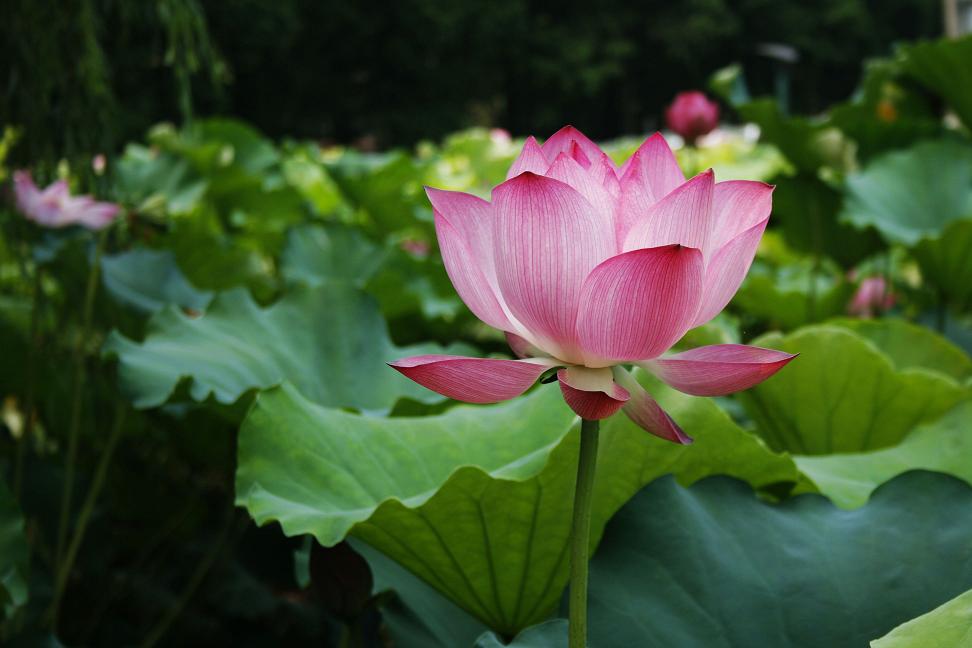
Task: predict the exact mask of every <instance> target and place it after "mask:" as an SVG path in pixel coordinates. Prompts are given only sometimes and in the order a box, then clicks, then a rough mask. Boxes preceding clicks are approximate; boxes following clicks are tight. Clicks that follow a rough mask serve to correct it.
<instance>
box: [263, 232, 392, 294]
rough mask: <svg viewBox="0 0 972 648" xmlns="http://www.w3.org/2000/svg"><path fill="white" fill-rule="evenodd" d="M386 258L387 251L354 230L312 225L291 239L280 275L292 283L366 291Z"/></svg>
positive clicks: (282, 261)
mask: <svg viewBox="0 0 972 648" xmlns="http://www.w3.org/2000/svg"><path fill="white" fill-rule="evenodd" d="M385 256H386V252H385V250H383V249H382V248H381V247H380V246H379V245H378V244H377V243H375V242H373V241H371V240H370V239H368V238H367V237H366V236H364V234H362V233H361V231H359V230H356V229H354V228H352V227H347V226H343V225H336V224H334V225H328V226H326V227H325V226H323V225H308V226H305V227H300V228H296V229H293V230H291V231H290V233H289V234H288V235H287V245H286V246H285V247H284V251H283V256H282V257H281V263H280V265H281V268H280V271H281V273H282V274H283V276H284V278H286V279H287V281H292V282H300V283H306V284H310V285H316V284H320V283H323V282H326V281H341V282H345V283H349V284H353V285H355V286H359V287H363V286H364V285H365V284H366V283H367V282H368V280H369V279H371V277H372V276H374V274H375V273H376V272H377V271H378V269H379V268H380V267H381V265H382V263H383V262H384V260H385Z"/></svg>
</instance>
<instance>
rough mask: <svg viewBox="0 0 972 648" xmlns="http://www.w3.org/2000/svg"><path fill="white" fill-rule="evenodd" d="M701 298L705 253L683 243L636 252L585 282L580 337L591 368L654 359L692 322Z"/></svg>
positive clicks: (613, 261) (602, 267) (616, 259)
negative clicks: (703, 256)
mask: <svg viewBox="0 0 972 648" xmlns="http://www.w3.org/2000/svg"><path fill="white" fill-rule="evenodd" d="M701 297H702V255H701V254H700V253H699V251H698V250H696V249H694V248H687V247H684V246H680V245H668V246H665V247H657V248H647V249H642V250H633V251H631V252H625V253H624V254H619V255H618V256H615V257H612V258H610V259H608V260H607V261H605V262H604V263H602V264H600V265H599V266H597V267H596V268H595V269H594V270H593V271H592V272H591V274H590V275H589V276H588V277H587V280H586V281H585V282H584V292H583V294H582V296H581V301H580V304H581V306H580V311H579V312H578V317H577V333H578V338H579V339H580V343H581V348H582V349H583V350H584V357H585V360H586V361H585V363H584V364H586V365H588V366H598V365H599V366H608V365H611V364H614V363H615V362H618V361H633V360H642V359H647V358H654V357H656V356H658V355H661V354H662V353H664V352H665V351H667V350H668V349H669V348H670V347H671V346H672V344H674V343H675V342H677V341H678V340H679V338H681V337H682V335H684V334H685V331H686V330H688V328H689V326H690V325H691V324H692V320H693V319H694V317H695V314H696V313H697V312H698V308H699V300H700V299H701Z"/></svg>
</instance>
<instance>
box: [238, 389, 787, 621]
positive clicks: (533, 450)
mask: <svg viewBox="0 0 972 648" xmlns="http://www.w3.org/2000/svg"><path fill="white" fill-rule="evenodd" d="M657 393H658V395H659V398H660V400H661V402H662V403H663V404H664V405H665V406H666V407H667V408H668V409H669V411H670V412H671V414H672V416H674V417H675V418H676V420H678V421H679V422H680V423H681V424H682V425H683V427H685V429H686V430H687V431H688V432H689V433H690V434H695V435H696V437H697V441H696V443H695V444H694V445H693V446H688V447H686V446H677V445H674V444H669V443H666V442H664V441H661V440H659V439H657V438H655V437H652V436H650V435H648V434H646V433H645V432H644V431H643V430H641V429H640V428H637V427H636V426H634V425H633V424H631V423H630V422H629V421H628V420H627V419H626V418H625V417H623V416H615V417H613V418H612V419H610V420H609V421H607V422H606V423H605V424H604V425H603V432H602V444H601V452H600V455H599V459H598V479H597V482H596V486H595V494H594V514H593V529H594V531H593V537H592V543H595V542H596V541H597V538H598V536H599V534H600V530H601V529H602V528H603V525H604V523H605V522H606V521H607V519H608V518H610V516H611V515H612V514H613V513H614V512H615V511H616V510H617V509H618V508H619V507H620V506H621V505H622V504H623V503H624V502H625V501H626V500H627V499H628V498H629V497H631V495H632V494H634V493H635V492H637V491H638V489H639V488H640V487H641V486H642V485H643V484H645V483H647V482H648V481H651V480H652V479H654V478H656V477H658V476H659V475H662V474H666V473H669V472H671V473H675V474H676V475H678V477H679V479H680V480H682V481H685V482H690V481H692V480H695V479H699V478H701V477H704V476H706V475H709V474H713V473H728V474H732V475H736V476H739V477H742V478H744V479H746V480H747V481H750V482H751V483H753V484H754V485H756V486H757V487H771V486H772V487H777V485H778V484H780V483H783V484H788V483H789V484H792V483H793V482H795V481H796V480H797V479H798V477H799V476H798V474H797V472H796V470H795V466H794V464H793V463H792V461H791V460H790V459H789V458H788V457H785V456H780V455H775V454H773V453H771V452H769V451H768V450H767V448H766V447H765V446H764V445H763V444H762V443H761V442H760V441H759V440H758V439H756V438H755V437H753V436H752V435H750V434H748V433H746V432H744V431H743V430H741V429H740V428H739V427H737V426H736V425H735V424H734V423H733V422H732V421H731V420H730V419H729V417H728V416H727V415H726V414H725V413H724V412H722V411H721V410H720V409H719V408H718V407H717V406H716V405H715V404H714V403H712V402H711V401H707V400H703V399H694V398H691V397H688V396H684V395H681V394H677V393H675V392H673V391H671V390H661V389H660V388H659V389H658V391H657ZM576 429H577V425H576V417H575V416H574V415H573V414H572V413H571V412H570V410H569V409H568V408H567V407H566V405H565V404H564V403H563V399H562V397H561V395H560V393H559V390H557V389H556V388H555V387H550V386H546V387H540V388H539V389H537V390H536V391H535V392H533V393H532V394H530V395H528V396H525V397H522V398H519V399H515V400H513V401H511V402H509V403H504V404H500V405H493V406H486V407H471V406H458V407H455V408H453V409H451V410H449V411H447V412H445V413H444V414H441V415H437V416H429V417H424V418H391V419H380V418H374V417H365V416H361V415H356V414H350V413H347V412H342V411H340V410H336V409H330V408H326V407H322V406H320V405H317V404H314V403H312V402H311V401H309V400H308V399H306V398H304V397H303V396H301V395H300V393H299V392H298V391H297V390H296V389H295V388H293V387H290V386H284V387H282V388H276V389H273V390H271V391H268V392H264V393H261V394H259V395H258V397H257V399H256V402H255V404H254V406H253V408H252V409H251V410H250V413H249V414H248V416H247V419H246V420H245V421H244V423H243V426H242V430H241V433H240V441H239V461H238V469H237V482H236V492H237V502H238V504H240V505H242V506H245V507H246V508H247V509H248V510H249V511H250V514H251V515H252V516H253V518H254V519H255V520H256V521H257V522H258V523H260V524H264V523H267V522H270V521H277V522H279V523H280V525H281V526H282V527H283V530H284V532H285V533H286V534H288V535H299V534H304V533H311V534H313V535H314V536H315V537H316V538H317V539H318V541H320V542H321V543H322V544H324V545H333V544H335V543H336V542H338V541H340V540H341V539H342V538H344V537H345V536H346V535H348V534H349V533H353V534H354V535H355V536H356V537H358V538H360V539H362V540H364V541H365V542H367V543H368V544H370V545H372V546H373V547H375V548H376V549H378V550H380V551H382V552H384V553H386V554H387V555H389V556H390V557H392V558H393V559H395V560H396V561H398V562H399V563H401V564H402V565H404V566H406V567H407V568H408V569H409V570H411V571H412V572H414V573H415V574H417V575H418V576H419V577H420V578H422V579H423V580H425V581H426V582H427V583H429V584H431V585H432V586H433V587H435V588H436V589H437V590H439V591H440V592H442V593H444V594H445V595H446V596H447V597H448V598H449V599H451V600H452V601H453V602H454V603H456V604H457V605H459V606H460V607H462V608H463V609H465V610H467V611H468V612H470V613H471V614H473V615H474V616H475V617H477V618H478V619H480V620H481V621H482V622H484V623H486V624H487V625H488V626H489V627H490V628H491V629H493V630H496V631H497V632H500V633H501V634H503V635H504V636H513V635H515V634H516V632H517V631H519V630H521V629H523V628H525V627H527V626H529V625H531V624H533V623H536V622H538V621H541V620H543V619H544V618H545V617H546V616H547V615H548V614H549V613H550V611H551V610H552V609H553V608H554V607H555V606H556V603H557V601H558V599H559V597H560V594H561V592H562V590H563V588H564V585H565V583H566V581H567V561H568V556H567V546H568V538H569V535H570V506H571V505H570V502H571V499H572V492H573V484H574V477H575V471H576V457H577V443H578V436H577V433H576Z"/></svg>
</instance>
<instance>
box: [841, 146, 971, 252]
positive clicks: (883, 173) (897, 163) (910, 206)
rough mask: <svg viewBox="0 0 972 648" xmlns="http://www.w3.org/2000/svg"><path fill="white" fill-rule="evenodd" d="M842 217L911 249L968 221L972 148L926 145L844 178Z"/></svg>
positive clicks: (884, 158)
mask: <svg viewBox="0 0 972 648" xmlns="http://www.w3.org/2000/svg"><path fill="white" fill-rule="evenodd" d="M846 192H847V193H846V200H845V203H844V210H843V214H842V218H843V219H844V220H846V221H847V222H850V223H853V224H854V225H856V226H858V227H861V228H864V227H868V226H871V227H874V228H876V229H877V230H878V231H879V232H881V235H882V236H884V238H885V240H887V241H888V242H890V243H902V244H904V245H906V246H913V245H915V244H916V243H918V241H920V240H921V239H922V238H926V237H929V238H937V237H939V236H941V234H942V233H943V231H944V230H945V227H946V226H947V225H948V224H949V223H951V222H953V221H955V220H961V219H964V218H970V217H972V146H970V145H969V144H967V143H963V142H959V141H952V140H944V139H943V140H931V141H927V142H922V143H920V144H916V145H915V146H913V147H911V148H910V149H907V150H904V151H894V152H892V153H886V154H885V155H882V156H880V157H877V158H874V160H873V161H872V162H871V163H870V164H868V165H867V166H866V167H865V168H864V170H863V171H860V172H858V173H854V174H852V175H850V176H848V178H847V183H846Z"/></svg>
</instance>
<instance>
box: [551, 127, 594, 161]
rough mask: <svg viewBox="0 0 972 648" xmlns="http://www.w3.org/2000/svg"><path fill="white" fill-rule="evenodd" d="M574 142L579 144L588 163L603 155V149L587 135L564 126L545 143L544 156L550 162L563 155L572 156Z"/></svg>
mask: <svg viewBox="0 0 972 648" xmlns="http://www.w3.org/2000/svg"><path fill="white" fill-rule="evenodd" d="M572 142H576V143H577V146H578V147H579V148H580V150H581V151H582V152H583V153H584V156H585V157H586V158H587V160H588V161H593V160H597V159H598V158H600V157H601V154H602V153H603V151H602V150H601V147H600V146H598V145H597V144H595V143H594V142H592V141H591V140H590V139H589V138H588V137H587V135H584V133H582V132H580V131H579V130H577V129H576V128H574V127H573V126H564V127H563V128H561V129H560V130H559V131H557V132H556V133H554V134H553V135H551V136H550V138H549V139H547V141H546V142H544V143H543V147H542V148H543V154H544V155H545V156H547V160H549V161H550V162H553V161H554V160H556V159H557V156H558V155H560V154H561V153H567V154H568V155H570V152H571V143H572Z"/></svg>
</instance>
